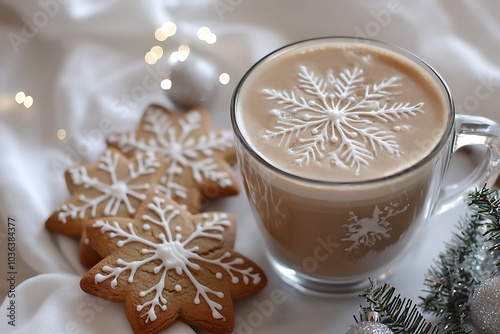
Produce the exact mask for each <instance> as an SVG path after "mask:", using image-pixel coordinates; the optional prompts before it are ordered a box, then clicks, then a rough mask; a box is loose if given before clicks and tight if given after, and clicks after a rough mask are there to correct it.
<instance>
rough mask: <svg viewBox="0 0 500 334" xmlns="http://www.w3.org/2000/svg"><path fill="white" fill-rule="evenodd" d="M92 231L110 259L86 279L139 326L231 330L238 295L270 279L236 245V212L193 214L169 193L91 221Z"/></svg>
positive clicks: (90, 289)
mask: <svg viewBox="0 0 500 334" xmlns="http://www.w3.org/2000/svg"><path fill="white" fill-rule="evenodd" d="M87 233H88V236H89V238H90V240H91V242H92V244H93V245H94V248H95V249H96V250H97V251H98V252H99V254H100V255H101V256H103V257H104V259H103V260H102V261H101V262H99V263H98V264H97V265H95V266H94V267H93V268H92V269H91V270H90V271H89V272H88V273H87V274H86V275H85V276H84V277H83V278H82V280H81V283H80V286H81V288H82V289H83V290H84V291H85V292H87V293H89V294H92V295H95V296H98V297H102V298H104V299H108V300H111V301H115V302H122V303H124V306H125V312H126V314H127V318H128V320H129V322H130V324H131V326H132V329H133V330H134V332H135V333H158V332H160V331H161V330H163V329H165V328H167V327H169V326H171V325H172V324H173V323H174V322H175V321H176V320H177V319H180V320H182V321H184V322H185V323H187V324H190V325H192V326H196V327H201V328H204V329H206V330H208V331H210V332H214V333H230V332H232V330H233V328H234V310H233V298H234V299H236V298H242V297H246V296H249V295H251V294H254V293H257V292H258V291H260V290H262V289H263V288H264V287H265V285H266V282H267V278H266V276H265V274H264V272H263V271H262V270H261V269H260V268H259V267H258V266H257V265H256V264H255V263H253V262H252V261H251V260H249V259H248V258H246V257H245V256H243V255H242V254H240V253H238V252H236V251H234V250H233V245H234V241H235V233H236V227H235V219H234V217H233V216H231V215H229V214H226V213H222V212H211V213H201V214H196V215H192V214H190V213H189V212H188V211H187V210H184V209H183V208H182V206H180V205H179V204H178V203H176V202H175V201H173V200H171V199H169V198H167V197H165V196H164V195H152V196H150V197H149V198H148V200H146V201H145V202H144V203H143V205H142V206H141V208H140V209H139V211H138V212H137V214H136V215H135V217H134V218H133V219H130V218H113V217H109V218H102V219H97V220H93V221H90V222H88V223H87Z"/></svg>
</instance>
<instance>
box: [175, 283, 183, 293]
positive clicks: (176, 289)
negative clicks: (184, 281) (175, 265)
mask: <svg viewBox="0 0 500 334" xmlns="http://www.w3.org/2000/svg"><path fill="white" fill-rule="evenodd" d="M181 290H182V286H180V285H179V284H176V285H175V291H177V292H179V291H181Z"/></svg>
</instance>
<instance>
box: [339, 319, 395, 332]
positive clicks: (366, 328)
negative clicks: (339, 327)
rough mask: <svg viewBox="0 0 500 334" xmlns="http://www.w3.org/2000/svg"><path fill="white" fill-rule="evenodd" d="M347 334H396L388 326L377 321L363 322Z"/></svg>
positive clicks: (351, 328)
mask: <svg viewBox="0 0 500 334" xmlns="http://www.w3.org/2000/svg"><path fill="white" fill-rule="evenodd" d="M346 334H394V333H393V332H392V331H391V330H390V329H389V327H387V326H386V325H384V324H382V323H380V322H375V321H361V322H358V323H357V324H356V325H354V326H351V327H350V328H349V330H348V331H347V333H346Z"/></svg>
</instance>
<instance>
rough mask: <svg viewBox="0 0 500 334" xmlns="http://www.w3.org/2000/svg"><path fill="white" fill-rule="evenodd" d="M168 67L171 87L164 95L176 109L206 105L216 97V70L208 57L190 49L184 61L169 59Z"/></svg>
mask: <svg viewBox="0 0 500 334" xmlns="http://www.w3.org/2000/svg"><path fill="white" fill-rule="evenodd" d="M168 65H169V69H168V71H169V76H168V79H170V81H171V83H172V86H171V87H170V88H169V89H167V90H166V91H165V93H166V94H167V96H168V97H169V98H170V100H171V101H172V102H173V103H174V104H175V105H177V106H178V107H180V108H183V109H188V108H191V107H194V106H197V105H200V104H204V105H206V104H208V103H209V101H210V100H211V99H212V98H213V97H214V96H215V95H216V93H217V88H218V85H217V83H218V69H217V66H216V64H215V63H214V62H213V61H211V60H210V57H209V55H207V54H205V55H204V54H203V53H202V52H201V51H200V50H198V49H195V48H193V47H190V49H189V54H188V55H187V58H186V59H185V60H183V61H181V60H176V59H174V60H172V59H169V61H168Z"/></svg>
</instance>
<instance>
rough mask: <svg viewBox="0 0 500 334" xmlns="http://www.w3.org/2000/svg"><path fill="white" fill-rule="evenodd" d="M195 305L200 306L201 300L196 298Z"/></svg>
mask: <svg viewBox="0 0 500 334" xmlns="http://www.w3.org/2000/svg"><path fill="white" fill-rule="evenodd" d="M194 303H195V304H196V305H198V304H199V303H200V298H198V297H196V298H195V299H194Z"/></svg>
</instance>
